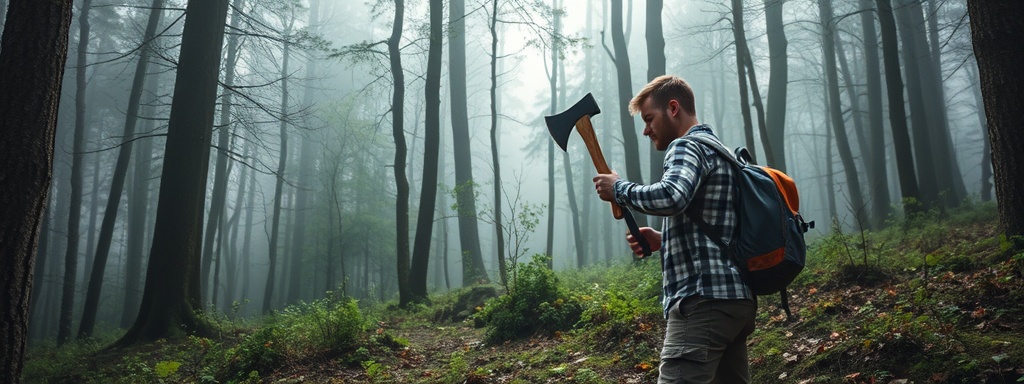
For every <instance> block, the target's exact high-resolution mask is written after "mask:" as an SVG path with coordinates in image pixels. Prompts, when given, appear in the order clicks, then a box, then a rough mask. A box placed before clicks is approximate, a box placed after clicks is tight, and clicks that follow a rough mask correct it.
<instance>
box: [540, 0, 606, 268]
mask: <svg viewBox="0 0 1024 384" xmlns="http://www.w3.org/2000/svg"><path fill="white" fill-rule="evenodd" d="M620 3H621V1H620ZM551 8H553V9H558V0H551ZM553 23H554V25H553V26H552V27H553V28H554V33H553V34H552V38H551V75H550V77H549V78H548V89H549V90H550V94H551V96H550V97H551V109H550V112H551V114H552V115H555V114H557V113H559V112H560V111H559V110H558V71H557V68H558V44H559V42H558V40H557V39H556V38H555V35H557V34H558V31H559V30H560V29H561V24H562V17H561V15H560V14H558V13H556V14H555V15H554V20H553ZM547 142H548V207H547V208H548V216H547V236H546V242H545V244H544V254H545V255H547V256H548V268H552V267H553V266H554V258H555V256H554V244H555V143H554V142H553V141H551V140H547Z"/></svg>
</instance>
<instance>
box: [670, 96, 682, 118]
mask: <svg viewBox="0 0 1024 384" xmlns="http://www.w3.org/2000/svg"><path fill="white" fill-rule="evenodd" d="M681 108H682V106H681V105H679V101H678V100H676V99H671V100H669V101H668V114H669V116H672V117H676V115H678V114H679V112H680V111H681V110H682V109H681Z"/></svg>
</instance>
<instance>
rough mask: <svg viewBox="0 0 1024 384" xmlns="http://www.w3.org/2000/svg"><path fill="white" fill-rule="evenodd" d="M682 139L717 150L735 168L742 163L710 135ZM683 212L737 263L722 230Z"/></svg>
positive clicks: (692, 214) (695, 135)
mask: <svg viewBox="0 0 1024 384" xmlns="http://www.w3.org/2000/svg"><path fill="white" fill-rule="evenodd" d="M682 139H683V140H688V141H693V142H697V143H700V144H704V145H705V146H707V147H710V148H711V149H713V150H715V152H718V154H719V155H720V156H721V157H724V158H726V159H728V160H729V162H730V163H732V164H733V165H735V166H736V167H737V169H738V168H740V167H742V164H741V163H740V162H739V161H738V160H737V159H736V158H735V157H733V155H732V154H731V153H730V152H729V150H728V149H726V148H725V146H724V145H722V144H721V143H720V142H719V141H718V140H716V139H715V138H714V137H712V136H707V137H705V136H704V135H698V134H692V135H686V136H683V137H682ZM698 155H699V156H701V157H704V153H703V152H698ZM705 162H706V160H705ZM687 208H689V207H687ZM683 212H684V213H685V214H686V217H688V218H690V220H692V221H693V222H694V223H697V227H698V228H700V230H701V231H702V232H704V234H705V235H707V237H708V239H711V242H713V243H715V245H717V246H718V247H719V248H720V249H721V250H722V252H725V253H726V254H728V256H729V257H730V258H731V259H733V262H734V263H738V261H737V260H736V258H735V255H734V254H733V252H732V251H731V249H730V247H729V246H728V245H727V244H725V236H724V235H723V234H722V231H720V230H718V228H716V227H715V226H713V225H711V224H710V223H708V222H707V221H705V220H704V218H703V217H701V216H700V215H698V214H697V213H696V212H694V211H693V210H691V209H686V210H684V211H683Z"/></svg>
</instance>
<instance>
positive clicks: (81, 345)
mask: <svg viewBox="0 0 1024 384" xmlns="http://www.w3.org/2000/svg"><path fill="white" fill-rule="evenodd" d="M996 221H997V220H996V213H995V208H994V206H993V205H991V204H968V205H966V206H965V207H963V208H959V209H956V210H945V211H927V212H921V213H917V214H913V215H910V216H909V217H907V218H900V219H897V220H894V221H893V222H891V223H889V224H888V227H887V229H883V230H880V231H865V232H859V231H851V230H849V229H848V228H847V229H845V230H843V228H841V227H840V226H838V225H835V226H834V227H833V229H834V230H833V231H830V233H829V234H827V235H821V236H819V237H817V238H813V239H811V240H810V242H809V248H808V262H807V267H806V269H805V270H804V272H803V273H802V274H801V275H800V276H799V277H798V279H797V280H796V282H794V284H793V285H791V286H790V289H789V292H790V306H791V308H792V310H793V314H794V316H793V317H792V318H788V317H787V316H786V315H785V314H784V312H783V311H782V310H781V309H779V307H778V305H779V302H780V300H779V298H778V297H777V296H762V297H760V298H759V306H760V308H759V310H758V319H757V324H758V326H757V330H756V331H755V333H754V334H753V335H752V336H751V337H750V339H749V357H750V361H751V372H752V375H753V376H754V377H753V382H756V383H765V382H783V383H790V382H792V383H876V382H882V383H888V382H896V383H899V382H916V383H930V382H948V383H977V382H996V383H999V382H1003V383H1013V382H1024V379H1022V378H1021V377H1022V376H1024V289H1022V288H1024V286H1022V285H1024V283H1022V282H1024V280H1022V279H1024V253H1018V252H1019V251H1015V250H1014V249H1015V248H1014V247H1013V246H1011V243H1012V241H1011V240H1008V239H1005V238H1003V237H1001V236H1000V235H999V234H998V231H997V228H996V224H995V223H996ZM824 232H825V231H822V232H821V233H824ZM626 260H627V258H625V257H624V258H623V262H621V263H618V264H613V265H601V266H591V267H587V268H584V269H580V270H570V271H559V272H552V271H550V270H548V269H547V259H545V258H543V257H535V258H534V259H533V260H532V261H530V262H528V263H522V264H519V266H518V268H516V270H515V273H512V274H510V276H514V278H515V280H514V281H512V282H510V283H509V284H508V286H507V287H508V288H507V289H505V286H500V285H489V286H476V287H469V288H461V289H457V290H454V291H452V292H450V293H447V294H439V295H434V296H432V297H431V300H430V303H431V304H429V305H424V304H415V305H411V306H409V307H407V308H399V307H397V305H395V304H393V303H379V304H374V305H368V306H364V307H362V308H360V307H359V306H357V303H356V302H355V301H353V300H351V299H348V298H341V297H334V298H328V299H324V300H320V301H316V302H313V303H309V304H303V305H299V306H294V307H290V308H288V309H286V310H284V311H281V312H277V313H275V314H273V315H271V316H266V317H264V318H261V319H259V320H256V321H252V322H239V321H228V320H226V319H214V321H212V322H213V323H214V324H217V327H218V328H219V330H220V332H221V334H222V335H223V336H222V337H218V338H196V337H191V338H188V339H185V340H175V341H157V342H155V343H150V344H143V345H137V346H134V347H132V349H130V350H110V349H107V348H106V346H107V345H110V344H111V343H112V342H113V340H115V339H116V338H117V336H118V335H108V336H101V337H99V338H97V339H96V340H92V341H84V342H77V343H72V344H70V345H68V346H64V347H60V348H57V347H54V346H41V347H34V348H32V350H31V351H30V356H29V359H28V362H27V365H26V371H25V381H26V382H30V383H35V382H40V383H42V382H50V383H56V382H114V383H117V382H124V383H127V382H154V383H158V382H211V383H212V382H219V383H230V382H234V383H242V382H250V383H256V382H354V383H390V382H422V383H486V382H507V383H534V382H566V383H615V382H638V383H644V382H653V381H655V380H656V378H657V366H658V362H659V358H658V352H659V350H660V348H661V343H662V337H663V334H664V319H663V315H662V306H661V301H660V293H661V273H660V265H659V263H658V260H657V259H656V258H655V259H653V260H647V261H643V262H638V263H632V262H628V261H626Z"/></svg>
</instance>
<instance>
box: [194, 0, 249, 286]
mask: <svg viewBox="0 0 1024 384" xmlns="http://www.w3.org/2000/svg"><path fill="white" fill-rule="evenodd" d="M241 7H242V2H241V0H233V1H232V3H231V8H233V9H234V11H232V12H231V29H237V28H238V19H239V15H238V12H240V11H241V9H242V8H241ZM237 56H238V34H236V33H232V34H230V35H228V53H227V57H226V58H225V60H224V94H223V96H222V97H221V100H222V102H221V109H220V124H219V127H217V161H216V163H215V164H214V166H213V192H212V193H213V194H212V195H211V196H210V213H209V215H208V216H207V218H206V234H205V235H204V236H203V269H202V272H201V276H200V284H199V285H200V289H201V290H202V296H203V300H210V295H209V292H210V289H209V287H210V284H209V282H210V269H211V266H212V265H213V259H214V258H213V241H214V239H215V238H216V235H217V230H218V229H219V227H220V226H219V225H217V223H218V222H220V218H221V216H222V215H223V214H224V209H225V208H224V204H226V202H227V189H228V176H229V175H228V174H227V172H226V171H227V167H228V156H227V153H226V151H227V150H228V141H229V139H230V137H231V125H230V119H231V107H232V105H231V99H232V94H233V92H234V91H233V90H232V89H230V87H231V86H233V85H234V83H235V65H236V62H237ZM217 262H218V263H219V262H220V260H218V261H217Z"/></svg>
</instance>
